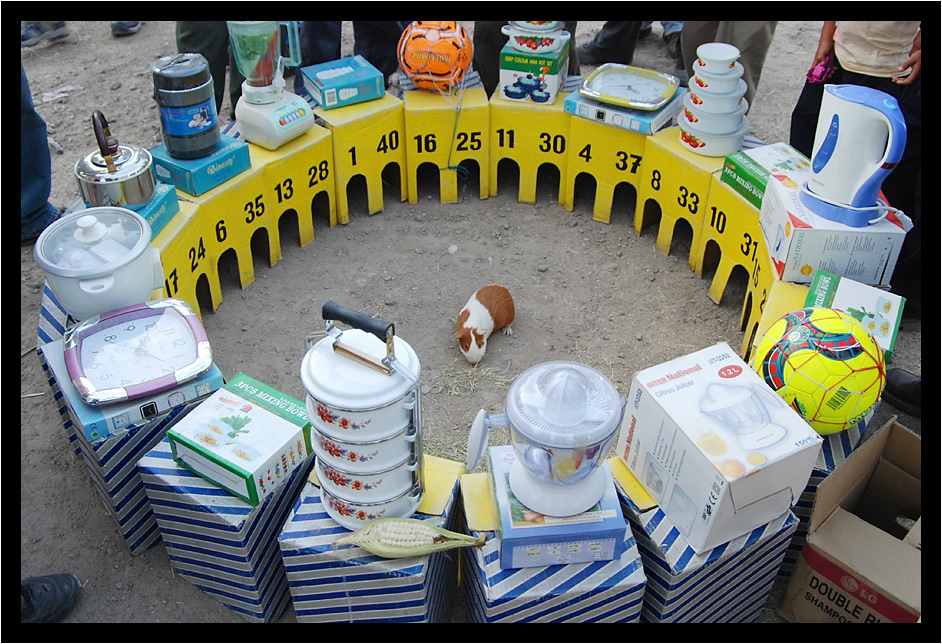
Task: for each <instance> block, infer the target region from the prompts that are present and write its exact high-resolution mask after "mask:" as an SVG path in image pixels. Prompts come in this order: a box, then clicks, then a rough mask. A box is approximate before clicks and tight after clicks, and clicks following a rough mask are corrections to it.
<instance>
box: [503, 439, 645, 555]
mask: <svg viewBox="0 0 942 644" xmlns="http://www.w3.org/2000/svg"><path fill="white" fill-rule="evenodd" d="M515 460H516V456H515V454H514V450H513V447H511V446H510V445H502V446H498V447H490V448H488V463H489V467H490V471H491V477H492V481H493V485H494V498H495V501H496V505H495V506H494V507H495V510H496V512H497V515H498V516H497V517H496V518H497V519H498V521H497V525H498V534H499V536H500V566H501V568H503V569H505V570H509V569H514V568H529V567H534V566H550V565H559V564H571V563H572V564H577V563H588V562H592V561H611V560H613V559H618V558H619V557H621V555H622V553H623V552H624V551H625V532H626V530H627V529H628V524H627V523H626V522H625V518H624V515H623V514H622V511H621V504H620V503H619V501H618V494H617V493H616V491H615V483H614V481H613V480H612V478H611V476H610V474H609V470H608V464H607V463H604V464H603V465H602V469H604V470H605V474H606V476H607V477H608V484H607V487H606V488H605V494H604V495H603V496H602V498H601V499H600V500H599V502H598V503H597V504H596V505H595V506H593V507H592V508H590V509H589V510H587V511H585V512H583V513H581V514H578V515H575V516H572V517H550V516H543V515H538V513H535V512H533V511H532V510H529V509H528V508H526V507H525V506H524V505H523V504H521V503H520V502H519V501H518V500H517V499H516V498H515V497H514V495H513V491H512V490H511V489H510V483H509V482H508V479H509V475H510V468H511V466H512V465H513V463H514V461H515Z"/></svg>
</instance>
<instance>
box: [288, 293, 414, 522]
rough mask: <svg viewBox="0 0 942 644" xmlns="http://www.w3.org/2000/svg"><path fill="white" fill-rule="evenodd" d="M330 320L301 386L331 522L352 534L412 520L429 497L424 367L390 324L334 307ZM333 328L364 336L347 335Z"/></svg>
mask: <svg viewBox="0 0 942 644" xmlns="http://www.w3.org/2000/svg"><path fill="white" fill-rule="evenodd" d="M324 319H325V320H326V321H327V332H326V336H325V337H323V338H322V339H320V340H319V341H317V342H313V343H312V342H311V341H309V345H310V346H309V349H308V351H307V353H306V354H305V356H304V359H303V360H302V361H301V380H302V382H303V383H304V388H305V390H306V392H307V397H306V399H305V404H306V407H307V414H308V418H309V419H310V421H311V447H312V450H313V451H314V454H315V461H314V462H315V473H316V476H317V481H318V484H319V485H320V488H321V496H322V501H323V504H324V507H325V508H326V510H327V514H329V515H330V517H331V518H332V519H334V520H335V521H336V522H337V523H339V524H340V525H342V526H343V527H345V528H347V529H349V530H357V529H359V528H361V527H363V526H364V525H366V524H368V523H369V522H371V521H373V520H375V519H379V518H385V517H398V518H406V517H411V516H412V514H413V513H414V512H415V511H416V509H417V508H418V507H419V504H420V503H421V502H422V496H423V494H424V491H425V489H424V482H423V468H422V461H423V458H422V426H421V425H422V422H421V412H420V410H421V404H420V400H419V395H420V391H419V388H418V375H419V369H420V364H419V359H418V357H417V356H416V354H415V351H413V350H412V347H410V346H409V345H408V344H407V343H406V342H405V341H404V340H401V339H400V338H398V337H396V336H395V335H394V333H393V325H392V324H389V323H386V322H379V321H377V320H373V319H372V318H370V317H368V316H365V315H362V314H360V313H356V312H352V311H348V310H346V309H343V308H341V307H338V306H337V305H335V304H334V303H333V302H328V303H327V304H325V305H324ZM334 320H342V321H345V322H348V323H350V324H352V325H354V326H357V327H359V328H352V329H348V330H345V331H342V332H341V331H340V329H338V328H337V327H336V326H335V325H334V324H333V321H334ZM381 337H382V338H384V340H380V339H379V338H381Z"/></svg>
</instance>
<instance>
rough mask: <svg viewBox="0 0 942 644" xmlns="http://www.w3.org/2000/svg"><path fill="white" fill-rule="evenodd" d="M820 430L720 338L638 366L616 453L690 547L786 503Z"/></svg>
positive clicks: (723, 536) (740, 530) (714, 542)
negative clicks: (641, 367) (709, 344)
mask: <svg viewBox="0 0 942 644" xmlns="http://www.w3.org/2000/svg"><path fill="white" fill-rule="evenodd" d="M820 449H821V437H820V436H819V435H818V434H817V432H815V431H814V430H813V429H812V428H811V427H810V426H809V425H808V424H807V423H806V422H805V421H804V420H803V419H802V418H801V417H800V416H799V415H798V414H797V412H795V410H793V409H792V408H791V407H789V406H788V405H786V404H785V402H784V401H783V400H782V399H781V398H779V397H778V396H777V395H775V393H774V392H773V391H772V390H771V388H769V386H768V385H766V384H765V382H763V380H762V378H761V377H760V376H759V375H758V374H756V373H755V372H754V371H752V369H751V368H750V367H749V366H748V365H747V364H746V363H745V362H743V361H742V359H741V358H739V356H737V355H736V354H735V352H734V351H733V350H732V349H731V348H730V346H729V345H728V344H726V343H725V342H720V343H717V344H715V345H713V346H712V347H708V348H706V349H702V350H700V351H697V352H695V353H692V354H689V355H686V356H681V357H679V358H676V359H674V360H670V361H668V362H665V363H663V364H660V365H657V366H655V367H651V368H648V369H645V370H643V371H641V372H639V373H637V374H636V375H635V377H634V379H633V380H632V383H631V389H630V391H629V394H628V408H627V410H626V412H625V418H624V420H623V421H622V426H621V430H620V431H619V435H618V440H617V442H616V443H615V451H616V454H617V455H618V457H619V458H621V459H622V461H624V463H625V465H627V466H628V469H629V470H630V471H631V473H632V474H633V475H634V476H635V477H636V478H637V479H638V480H639V481H641V484H642V485H643V486H644V488H645V489H646V490H647V491H648V492H649V493H650V495H651V496H652V497H653V498H654V500H655V501H656V502H657V503H658V504H659V505H660V506H661V508H663V509H664V512H665V514H666V515H667V516H668V518H670V520H671V522H672V523H673V524H674V525H675V526H676V527H677V529H678V530H679V531H680V533H681V534H682V535H683V536H684V538H685V539H686V540H687V542H688V543H689V544H690V547H691V548H693V549H694V550H695V551H696V552H703V551H705V550H708V549H710V548H713V547H715V546H718V545H720V544H721V543H725V542H727V541H730V540H731V539H735V538H736V537H739V536H740V535H743V534H745V533H746V532H749V531H750V530H753V529H755V528H757V527H758V526H760V525H763V524H764V523H767V522H769V521H771V520H772V519H774V518H775V517H778V516H781V515H782V514H783V513H784V512H785V511H787V510H788V509H789V508H790V507H791V506H792V505H793V504H794V503H795V502H796V501H797V500H798V497H799V496H800V495H801V493H802V491H803V490H804V489H805V486H806V484H807V483H808V479H809V477H810V476H811V471H812V468H813V467H814V464H815V460H816V459H817V456H818V451H819V450H820Z"/></svg>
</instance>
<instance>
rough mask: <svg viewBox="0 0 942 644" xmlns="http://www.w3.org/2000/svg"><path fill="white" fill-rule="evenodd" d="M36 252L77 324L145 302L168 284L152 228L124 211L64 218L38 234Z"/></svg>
mask: <svg viewBox="0 0 942 644" xmlns="http://www.w3.org/2000/svg"><path fill="white" fill-rule="evenodd" d="M33 254H34V256H35V257H36V263H37V264H39V266H40V268H42V269H43V271H45V273H46V282H47V283H48V284H49V288H50V289H51V290H52V292H53V294H54V295H55V296H56V299H57V300H58V301H59V303H60V304H61V305H62V307H63V308H64V309H65V310H66V312H68V314H69V315H70V316H71V317H72V318H73V319H74V320H76V321H82V320H85V319H88V318H90V317H93V316H95V315H100V314H102V313H105V312H107V311H113V310H115V309H119V308H121V307H124V306H129V305H131V304H139V303H140V302H146V301H147V300H149V299H151V295H152V294H153V292H154V289H156V288H159V287H160V285H161V284H162V283H163V280H164V275H163V265H162V264H161V261H160V251H158V250H157V249H156V248H154V247H153V246H151V229H150V225H149V224H148V223H147V221H146V220H145V219H144V218H143V217H141V216H140V215H138V214H137V213H135V212H133V211H131V210H128V209H126V208H117V207H113V206H101V207H98V208H86V209H85V210H79V211H77V212H75V213H72V214H70V215H67V216H65V217H62V218H61V219H59V220H57V221H55V222H53V223H52V224H50V225H49V226H47V227H46V229H45V230H44V231H43V232H42V233H41V234H40V235H39V238H38V239H37V240H36V245H35V246H34V247H33Z"/></svg>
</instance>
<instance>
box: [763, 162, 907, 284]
mask: <svg viewBox="0 0 942 644" xmlns="http://www.w3.org/2000/svg"><path fill="white" fill-rule="evenodd" d="M800 194H801V190H800V186H796V187H790V186H789V185H786V184H785V183H783V182H782V181H780V180H778V179H776V180H774V181H770V182H769V184H768V189H767V190H766V191H765V196H764V197H763V199H762V209H761V211H760V213H759V225H760V226H761V227H762V234H763V236H764V237H765V241H766V243H767V244H768V248H769V252H770V253H771V256H772V267H773V269H774V270H775V272H776V276H777V277H778V278H779V279H781V280H784V281H786V282H795V283H798V284H808V283H810V282H811V276H812V274H813V273H814V272H815V271H816V270H825V271H828V272H830V273H835V274H837V275H840V276H842V277H849V278H850V279H852V280H856V281H858V282H861V283H863V284H871V285H877V286H886V285H889V283H890V280H891V278H892V277H893V270H894V269H895V268H896V261H897V259H899V254H900V250H901V249H902V246H903V240H904V239H905V238H906V233H907V231H909V230H911V229H912V227H913V223H912V221H911V220H910V219H909V217H908V216H906V214H904V213H892V212H891V213H890V214H888V215H887V216H886V218H885V219H881V220H880V221H877V222H876V223H873V224H870V225H869V226H866V227H862V228H857V227H853V226H847V225H845V224H842V223H840V222H837V221H832V220H830V219H826V218H824V217H822V216H821V215H819V214H817V213H815V212H814V211H812V210H811V209H810V208H808V207H807V206H806V205H805V203H804V202H803V201H802V200H801V197H800ZM891 205H892V204H891ZM877 216H878V213H877V212H874V213H873V217H874V218H876V217H877Z"/></svg>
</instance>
